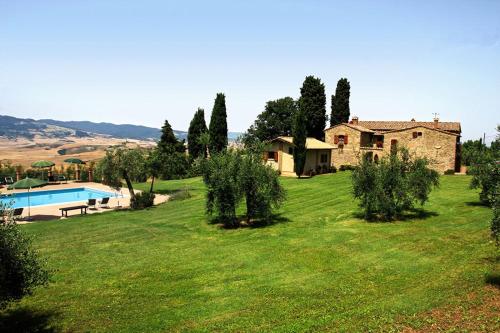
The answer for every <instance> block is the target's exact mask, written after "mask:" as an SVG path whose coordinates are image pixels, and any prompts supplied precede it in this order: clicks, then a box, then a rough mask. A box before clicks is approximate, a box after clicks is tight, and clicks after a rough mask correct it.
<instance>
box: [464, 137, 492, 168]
mask: <svg viewBox="0 0 500 333" xmlns="http://www.w3.org/2000/svg"><path fill="white" fill-rule="evenodd" d="M487 149H488V147H486V145H485V144H483V140H482V139H479V140H467V141H465V142H464V143H462V147H461V160H462V165H466V166H471V165H473V164H476V163H477V162H478V161H479V160H480V159H481V156H482V155H483V152H484V151H486V150H487Z"/></svg>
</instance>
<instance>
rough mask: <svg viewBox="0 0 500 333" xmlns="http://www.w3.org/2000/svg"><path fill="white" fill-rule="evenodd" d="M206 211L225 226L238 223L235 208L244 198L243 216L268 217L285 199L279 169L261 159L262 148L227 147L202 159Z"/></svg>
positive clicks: (251, 218)
mask: <svg viewBox="0 0 500 333" xmlns="http://www.w3.org/2000/svg"><path fill="white" fill-rule="evenodd" d="M202 172H203V180H204V182H205V184H206V186H207V213H208V214H209V215H216V216H217V217H218V219H219V220H220V221H221V222H222V223H223V224H224V225H225V226H226V227H237V226H238V225H239V223H238V218H237V215H236V209H237V207H238V206H239V204H240V203H241V202H242V201H243V199H245V203H246V220H247V222H249V223H251V222H253V221H254V220H256V219H260V220H264V221H266V222H267V221H269V220H270V218H271V216H272V211H273V209H276V208H278V207H279V206H280V205H281V203H282V202H283V201H284V199H285V191H284V189H283V187H282V186H281V184H280V182H279V177H278V173H277V172H276V171H275V170H273V169H272V168H271V167H269V166H266V165H265V164H264V163H263V162H262V152H261V151H260V150H258V149H256V150H246V151H241V152H237V151H233V150H228V151H225V152H222V153H220V154H216V155H214V156H211V158H210V159H208V160H204V161H203V162H202Z"/></svg>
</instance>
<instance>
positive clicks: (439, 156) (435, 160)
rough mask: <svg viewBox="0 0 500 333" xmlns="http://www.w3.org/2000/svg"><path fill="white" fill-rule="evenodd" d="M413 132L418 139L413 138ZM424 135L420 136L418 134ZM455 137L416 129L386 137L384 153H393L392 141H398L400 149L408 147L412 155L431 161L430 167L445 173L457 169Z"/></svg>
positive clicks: (423, 128) (420, 128) (424, 129)
mask: <svg viewBox="0 0 500 333" xmlns="http://www.w3.org/2000/svg"><path fill="white" fill-rule="evenodd" d="M413 132H416V133H417V137H416V138H414V137H413ZM419 132H420V133H422V135H421V136H420V135H418V133H419ZM456 138H457V137H456V136H455V135H451V134H447V133H443V132H441V131H435V130H432V129H429V128H426V127H416V128H412V129H407V130H401V131H397V132H392V133H386V134H385V135H384V152H385V154H389V153H390V151H391V141H392V140H397V145H398V147H402V146H404V147H407V148H408V150H409V151H410V152H411V153H414V154H415V155H416V156H418V157H426V158H428V159H429V161H430V166H431V167H432V168H433V169H435V170H437V171H439V172H445V171H446V170H449V169H452V170H453V169H455V155H456V140H457V139H456Z"/></svg>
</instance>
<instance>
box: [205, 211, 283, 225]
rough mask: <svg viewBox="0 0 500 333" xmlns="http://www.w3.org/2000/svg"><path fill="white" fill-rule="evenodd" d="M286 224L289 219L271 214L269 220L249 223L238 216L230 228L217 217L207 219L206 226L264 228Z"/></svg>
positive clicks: (243, 217) (244, 218) (255, 220)
mask: <svg viewBox="0 0 500 333" xmlns="http://www.w3.org/2000/svg"><path fill="white" fill-rule="evenodd" d="M286 222H290V219H289V218H287V217H284V216H282V215H281V214H273V215H272V216H271V217H270V218H269V219H254V220H251V221H250V222H248V221H247V219H246V216H238V217H237V218H236V223H235V224H234V225H232V226H227V225H225V224H224V221H223V220H222V219H221V218H219V217H213V218H209V219H208V224H215V225H217V226H219V227H220V228H222V229H240V228H252V229H254V228H264V227H269V226H271V225H275V224H279V223H286Z"/></svg>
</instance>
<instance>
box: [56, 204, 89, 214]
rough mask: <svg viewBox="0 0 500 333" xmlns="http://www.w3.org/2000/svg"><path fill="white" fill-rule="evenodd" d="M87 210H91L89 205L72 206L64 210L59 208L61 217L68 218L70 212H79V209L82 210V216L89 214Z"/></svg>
mask: <svg viewBox="0 0 500 333" xmlns="http://www.w3.org/2000/svg"><path fill="white" fill-rule="evenodd" d="M87 208H89V206H87V205H80V206H71V207H63V208H59V210H60V211H61V217H64V216H66V217H68V211H69V210H77V209H79V210H80V214H82V215H83V214H87Z"/></svg>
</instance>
